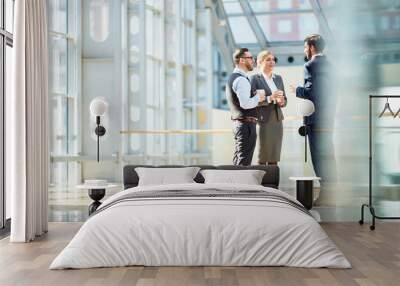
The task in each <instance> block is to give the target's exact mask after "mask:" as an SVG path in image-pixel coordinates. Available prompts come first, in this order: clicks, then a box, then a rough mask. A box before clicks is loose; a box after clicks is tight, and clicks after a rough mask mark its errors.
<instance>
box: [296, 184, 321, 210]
mask: <svg viewBox="0 0 400 286" xmlns="http://www.w3.org/2000/svg"><path fill="white" fill-rule="evenodd" d="M289 179H290V180H292V181H296V199H297V200H298V201H299V202H300V203H301V204H302V205H303V206H304V207H305V208H306V209H307V210H311V209H312V205H313V182H314V180H321V178H320V177H289Z"/></svg>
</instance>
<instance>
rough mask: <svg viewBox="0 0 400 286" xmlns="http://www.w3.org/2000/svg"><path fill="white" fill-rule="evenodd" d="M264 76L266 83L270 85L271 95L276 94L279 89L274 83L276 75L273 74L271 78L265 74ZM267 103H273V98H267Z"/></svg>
mask: <svg viewBox="0 0 400 286" xmlns="http://www.w3.org/2000/svg"><path fill="white" fill-rule="evenodd" d="M262 75H263V77H264V79H265V81H266V82H267V85H268V87H269V89H270V90H271V93H274V92H275V91H277V90H278V88H277V87H276V84H275V82H274V78H275V75H274V74H272V76H271V77H269V76H268V75H266V74H265V73H263V74H262ZM267 102H268V103H271V96H267Z"/></svg>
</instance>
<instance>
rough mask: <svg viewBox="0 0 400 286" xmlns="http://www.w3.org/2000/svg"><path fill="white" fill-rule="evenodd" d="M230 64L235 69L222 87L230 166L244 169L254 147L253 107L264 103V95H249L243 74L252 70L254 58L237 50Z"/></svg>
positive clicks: (241, 50)
mask: <svg viewBox="0 0 400 286" xmlns="http://www.w3.org/2000/svg"><path fill="white" fill-rule="evenodd" d="M233 61H234V62H235V65H236V67H235V69H234V70H233V73H232V74H231V75H230V77H229V79H228V82H227V84H226V87H225V91H226V98H227V100H228V104H229V108H230V111H231V119H232V121H233V133H234V139H235V152H234V156H233V164H234V165H243V166H248V165H250V164H251V161H252V159H253V153H254V148H255V146H256V138H257V135H256V132H257V131H256V122H257V110H256V107H257V105H258V103H259V102H262V101H265V96H264V95H257V94H255V93H252V92H251V86H250V80H249V78H248V77H247V72H249V71H251V70H253V65H254V59H253V56H252V55H251V53H250V52H249V50H248V49H246V48H241V49H237V50H236V51H235V52H234V54H233Z"/></svg>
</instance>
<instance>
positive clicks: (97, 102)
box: [90, 97, 108, 162]
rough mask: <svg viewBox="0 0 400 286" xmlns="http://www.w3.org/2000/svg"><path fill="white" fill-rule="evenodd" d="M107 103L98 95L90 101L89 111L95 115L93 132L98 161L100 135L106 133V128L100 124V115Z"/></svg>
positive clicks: (102, 113)
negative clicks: (95, 139) (95, 137)
mask: <svg viewBox="0 0 400 286" xmlns="http://www.w3.org/2000/svg"><path fill="white" fill-rule="evenodd" d="M107 105H108V104H107V102H106V101H105V100H104V99H102V98H99V97H96V98H94V99H93V100H92V101H91V102H90V113H91V114H92V115H93V116H96V129H95V130H94V132H95V134H96V135H97V162H99V161H100V136H103V135H104V134H106V129H105V128H104V126H102V125H100V117H101V116H103V115H104V114H105V113H106V111H107Z"/></svg>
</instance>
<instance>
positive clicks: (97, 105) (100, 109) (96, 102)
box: [90, 98, 107, 116]
mask: <svg viewBox="0 0 400 286" xmlns="http://www.w3.org/2000/svg"><path fill="white" fill-rule="evenodd" d="M106 111H107V102H106V101H105V100H104V99H101V98H95V99H93V100H92V102H90V113H92V114H93V115H94V116H102V115H104V113H106Z"/></svg>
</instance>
